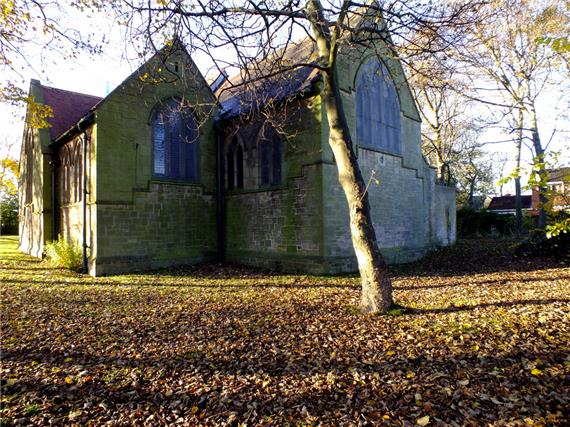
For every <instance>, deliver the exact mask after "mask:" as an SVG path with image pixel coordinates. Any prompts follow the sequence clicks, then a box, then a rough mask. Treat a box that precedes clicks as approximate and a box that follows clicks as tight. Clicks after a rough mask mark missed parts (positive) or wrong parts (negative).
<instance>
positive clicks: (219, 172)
mask: <svg viewBox="0 0 570 427" xmlns="http://www.w3.org/2000/svg"><path fill="white" fill-rule="evenodd" d="M215 129H216V151H217V152H216V198H217V203H216V228H217V233H218V260H219V261H223V260H224V258H225V247H224V246H225V242H224V230H225V227H224V164H223V152H224V150H223V142H222V132H221V130H220V124H219V122H218V121H216V123H215Z"/></svg>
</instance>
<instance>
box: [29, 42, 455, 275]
mask: <svg viewBox="0 0 570 427" xmlns="http://www.w3.org/2000/svg"><path fill="white" fill-rule="evenodd" d="M367 58H368V56H367V55H365V53H358V52H352V53H351V54H350V55H344V54H343V56H341V61H340V63H339V69H340V70H341V86H342V96H343V102H344V108H345V112H346V115H347V118H348V121H349V125H350V128H351V134H352V135H353V138H354V140H353V142H354V144H355V147H356V150H357V155H358V161H359V165H360V168H361V171H362V174H363V176H364V178H365V180H367V182H368V197H369V200H370V205H371V211H372V216H373V221H374V225H375V230H376V234H377V238H378V242H379V246H380V248H381V251H382V253H383V254H384V256H385V258H386V259H387V261H388V262H407V261H411V260H414V259H417V258H419V257H421V256H422V255H423V254H425V253H426V251H427V250H429V249H431V248H433V247H436V246H439V245H448V244H452V243H453V242H454V241H455V191H454V189H452V188H448V187H443V186H439V185H436V183H435V174H434V172H433V170H432V169H431V168H430V167H429V166H428V165H427V163H426V162H425V159H424V158H423V156H422V154H421V151H420V123H419V117H418V113H417V110H416V108H415V104H414V101H413V99H412V97H411V93H410V91H409V89H408V87H407V85H406V82H405V79H404V77H403V72H402V70H401V67H400V66H399V64H398V63H397V62H395V61H391V60H387V61H386V69H387V70H390V74H391V75H392V76H393V78H394V82H395V84H396V86H395V87H396V90H397V96H398V99H399V103H400V117H399V123H400V126H401V128H399V129H398V132H397V135H400V137H401V141H400V145H399V146H398V149H397V150H396V151H397V153H395V152H388V151H386V152H384V151H382V150H380V149H374V148H373V147H372V148H371V147H370V146H367V147H366V148H365V147H364V146H363V145H362V144H360V145H359V141H358V139H357V132H356V123H357V122H358V121H359V120H360V123H362V118H360V119H359V117H358V114H359V113H358V112H357V108H356V81H357V79H356V77H357V74H358V72H359V66H360V64H361V63H362V61H365V60H367ZM168 61H170V66H172V67H174V66H176V67H177V68H179V69H180V70H181V80H178V81H177V82H176V83H174V84H173V83H157V82H156V81H153V83H149V82H148V81H147V79H148V76H151V77H153V78H154V77H156V76H157V73H158V74H160V71H158V70H162V67H164V63H162V62H161V61H159V60H158V59H157V58H153V59H151V60H150V61H149V62H148V63H146V64H145V65H143V66H142V67H141V68H140V69H139V70H137V71H136V72H135V73H133V75H131V76H130V77H129V78H128V79H127V80H125V82H123V83H122V84H121V85H120V86H119V87H118V88H117V89H115V90H114V91H113V92H111V94H109V95H108V96H107V97H106V98H104V99H103V100H102V101H100V102H99V103H98V104H97V105H96V106H95V107H94V109H93V110H92V111H93V115H92V119H93V120H92V122H91V124H90V125H89V128H88V129H83V130H81V132H78V133H76V134H74V135H72V136H70V137H69V138H68V139H67V140H66V141H63V142H61V144H72V145H73V144H74V145H75V146H76V147H79V146H81V144H83V141H84V139H83V138H84V137H85V136H87V168H86V172H87V198H86V209H87V217H86V221H87V240H86V245H87V254H88V264H89V272H90V274H93V275H102V274H114V273H121V272H127V271H133V270H141V269H151V268H158V267H164V266H170V265H179V264H191V263H196V262H201V261H207V260H212V259H215V258H218V259H219V258H220V257H221V256H222V255H223V256H224V257H225V259H227V260H229V261H232V262H236V263H242V264H247V265H254V266H262V267H267V268H272V269H276V270H283V271H291V272H305V273H314V274H329V273H339V272H349V271H355V270H356V259H355V256H354V250H353V248H352V242H351V236H350V229H349V218H348V208H347V202H346V199H345V195H344V193H343V191H342V188H341V186H340V184H339V181H338V171H337V166H336V164H335V160H334V157H333V155H332V151H331V149H330V147H329V145H328V128H327V124H326V123H327V120H326V115H325V113H324V109H323V107H322V105H321V99H320V96H319V95H318V93H316V92H310V95H307V97H305V98H298V99H296V100H294V101H291V102H288V103H287V105H286V106H285V107H283V108H281V109H277V112H276V113H275V114H276V115H277V116H279V115H281V117H274V119H280V120H281V124H282V125H283V126H282V128H283V130H284V133H283V134H282V136H281V138H282V140H280V142H279V144H281V143H282V149H281V148H280V149H279V150H277V151H274V152H272V153H273V154H272V155H274V158H273V160H272V162H273V163H272V166H271V167H272V169H271V171H270V172H271V182H266V181H264V180H265V178H264V175H263V174H262V167H263V165H264V163H263V162H262V160H261V159H262V158H263V157H262V152H263V151H262V148H261V147H263V145H262V144H264V143H265V142H267V135H265V134H264V133H263V132H261V131H260V129H265V128H264V126H265V122H263V120H265V119H264V118H263V115H261V116H257V117H256V116H254V117H250V118H249V119H248V120H242V119H239V118H236V117H233V118H231V119H225V121H218V123H217V125H215V122H216V119H217V116H216V114H217V113H218V105H217V103H216V99H215V98H214V96H213V94H212V93H211V91H210V90H209V88H208V86H207V84H206V83H205V81H204V79H203V78H202V76H201V75H200V73H199V71H198V69H197V68H196V66H195V65H194V64H193V62H192V61H191V59H190V58H189V57H188V55H187V54H186V53H184V52H180V53H179V54H176V55H171V56H170V57H169V58H168ZM36 92H37V91H36ZM392 94H393V95H394V89H392ZM37 96H38V99H41V93H39V92H38V93H37ZM394 96H395V95H394ZM173 98H178V99H184V100H185V101H186V102H188V103H189V104H190V105H191V106H192V109H193V110H192V111H193V115H194V117H195V119H196V121H197V122H198V123H199V125H200V127H199V146H198V151H197V152H198V161H197V164H198V179H197V180H193V181H190V180H187V181H183V180H173V179H160V178H158V177H157V176H155V175H154V174H153V161H154V160H153V156H154V155H155V154H154V151H153V138H154V137H153V131H152V129H153V127H152V117H155V115H154V114H155V113H154V111H155V108H156V106H157V105H160V104H161V103H162V102H163V101H164V100H168V99H173ZM390 105H392V104H390ZM284 111H287V114H285V113H284ZM359 111H362V110H359ZM396 113H397V111H396ZM396 122H397V121H396ZM216 127H217V129H218V130H216ZM392 128H394V126H392ZM373 134H374V132H367V135H368V137H370V135H372V137H374V135H373ZM392 135H396V133H393V134H392ZM273 137H275V135H274V136H273ZM34 138H35V141H39V142H36V143H35V145H34V148H33V150H32V151H33V154H30V159H25V161H31V162H33V163H34V164H35V165H38V167H37V170H38V171H37V172H35V173H34V175H33V183H32V185H31V188H33V197H32V199H31V200H30V201H28V202H25V203H22V204H21V206H22V210H21V224H22V226H21V227H22V229H21V248H22V250H24V251H26V252H28V253H32V254H34V255H36V256H41V254H42V252H43V244H44V242H46V241H50V240H52V238H55V236H52V233H51V227H52V215H51V187H50V185H48V183H49V182H50V180H51V170H52V169H51V167H52V166H51V163H50V162H51V159H52V157H55V158H56V159H57V157H58V155H60V154H61V153H62V152H63V151H64V150H65V149H68V148H69V147H67V148H65V147H64V145H59V146H55V145H50V141H49V137H48V136H47V134H46V133H45V131H39V132H36V134H35V135H34ZM218 138H219V143H220V144H221V150H223V151H222V152H221V153H220V156H219V157H221V158H222V159H228V158H231V156H234V155H237V153H238V151H234V150H237V148H236V147H238V146H239V150H240V151H239V153H240V154H239V155H240V156H243V171H240V173H238V172H237V171H234V172H232V173H234V175H232V177H231V186H230V177H229V175H223V178H222V181H223V185H225V186H226V189H225V190H224V194H223V195H221V198H222V201H223V203H222V204H220V205H219V206H218V199H219V196H220V195H219V194H218V193H217V170H218V167H219V165H218V160H217V157H218V152H217V150H218V149H217V144H218ZM78 144H79V145H78ZM69 149H70V148H69ZM52 150H53V152H52ZM230 151H231V153H232V154H231V155H230V157H228V153H230ZM77 158H78V159H79V158H80V156H77ZM277 158H279V162H280V163H279V164H276V163H275V162H276V161H277V160H276V159H277ZM234 159H235V157H234ZM74 161H76V162H80V161H81V160H74ZM23 163H25V162H23ZM236 164H237V163H236ZM276 165H277V166H279V167H275V166H276ZM76 166H77V167H79V166H78V165H76ZM81 167H82V166H81ZM222 172H223V173H225V172H224V171H223V170H222ZM266 172H267V169H265V172H263V173H266ZM66 173H67V172H66ZM228 173H229V172H228ZM61 174H62V171H61V170H60V171H57V170H56V175H57V176H58V177H60V176H61ZM238 176H239V179H238ZM58 179H60V178H58ZM62 179H63V178H62ZM238 183H239V185H238ZM66 185H67V184H66ZM67 186H69V185H67ZM64 191H68V190H65V189H62V188H57V187H56V195H57V200H58V203H57V215H56V220H57V223H56V224H57V233H60V234H62V235H63V236H64V237H65V238H67V239H69V240H74V241H76V242H77V243H78V244H80V245H81V244H82V243H83V242H82V238H83V199H82V198H80V199H79V200H78V199H77V197H74V198H73V200H69V199H65V198H62V192H64ZM22 200H23V199H22ZM222 207H223V209H221V208H222ZM218 213H221V214H222V216H221V219H222V223H221V224H219V223H218V217H217V214H218ZM218 230H222V233H223V234H222V235H221V236H219V235H218ZM220 243H222V244H223V246H222V247H220V246H219V245H220Z"/></svg>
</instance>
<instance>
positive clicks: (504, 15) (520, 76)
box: [459, 0, 568, 228]
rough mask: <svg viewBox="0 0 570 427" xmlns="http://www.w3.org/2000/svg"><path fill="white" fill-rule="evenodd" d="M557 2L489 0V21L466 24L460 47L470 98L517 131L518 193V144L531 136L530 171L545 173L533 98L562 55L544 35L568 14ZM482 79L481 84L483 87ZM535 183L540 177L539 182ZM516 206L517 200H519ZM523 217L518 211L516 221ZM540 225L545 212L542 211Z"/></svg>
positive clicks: (561, 25) (560, 26) (556, 30)
mask: <svg viewBox="0 0 570 427" xmlns="http://www.w3.org/2000/svg"><path fill="white" fill-rule="evenodd" d="M561 6H562V5H561V4H560V3H559V2H556V1H551V0H549V1H541V2H538V1H532V0H493V1H490V2H488V4H487V5H486V6H485V9H484V10H486V14H487V15H488V16H489V19H486V20H485V21H481V22H478V23H476V24H475V25H473V26H472V27H470V28H469V31H468V33H467V37H466V40H467V41H468V42H467V43H465V44H464V45H463V46H461V48H460V49H459V51H460V56H461V59H462V60H463V61H464V62H465V63H467V64H468V65H469V70H476V73H473V71H470V72H469V73H470V74H469V76H471V82H472V84H471V86H472V88H473V89H474V91H473V92H472V93H471V97H472V98H473V99H477V100H478V101H480V102H482V103H484V104H486V105H489V106H492V107H496V108H499V109H503V111H504V113H505V114H509V115H511V117H512V121H513V122H514V131H515V133H516V137H515V139H514V141H515V150H516V159H517V167H516V170H515V173H514V174H513V175H514V177H515V183H516V187H517V193H518V195H519V196H520V176H519V175H520V148H521V147H522V145H523V141H525V140H527V139H528V140H529V141H530V144H531V146H532V149H533V152H534V158H535V168H534V173H536V174H538V175H539V176H541V177H544V176H545V174H546V170H545V168H544V154H545V150H546V148H547V147H546V145H545V144H544V142H543V141H542V139H541V137H540V132H539V126H538V119H537V99H538V98H539V96H540V95H541V94H542V93H543V91H544V89H545V88H546V87H547V86H548V85H552V84H554V83H555V82H556V70H557V68H558V66H559V65H561V62H560V57H559V56H558V55H557V54H556V52H554V51H553V50H552V49H550V48H549V47H548V46H547V45H546V44H544V43H538V42H537V40H539V39H540V38H541V37H543V36H544V35H547V34H548V35H552V36H554V35H556V34H561V32H564V29H565V28H567V25H568V17H567V16H566V15H565V14H564V13H563V12H562V11H561V10H559V9H560V7H561ZM481 78H482V79H483V80H482V81H483V82H484V84H483V86H481ZM538 181H539V182H542V181H544V179H540V180H538ZM545 190H546V189H545V188H543V187H539V192H540V198H541V204H544V203H546V198H545ZM518 204H520V200H519V202H518ZM520 219H521V217H520V213H519V220H520ZM538 225H539V227H540V228H544V227H545V225H546V213H545V210H544V209H542V208H541V209H540V214H539V223H538Z"/></svg>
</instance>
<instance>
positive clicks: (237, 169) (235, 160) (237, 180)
mask: <svg viewBox="0 0 570 427" xmlns="http://www.w3.org/2000/svg"><path fill="white" fill-rule="evenodd" d="M226 183H227V188H228V190H233V189H234V188H243V148H242V146H241V145H240V143H239V142H238V139H237V137H236V136H234V137H233V139H232V142H231V143H230V145H229V147H228V152H227V154H226Z"/></svg>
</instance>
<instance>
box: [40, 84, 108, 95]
mask: <svg viewBox="0 0 570 427" xmlns="http://www.w3.org/2000/svg"><path fill="white" fill-rule="evenodd" d="M41 87H42V88H43V89H51V90H59V91H62V92H67V93H72V94H74V95H81V96H89V97H91V98H97V99H103V98H104V97H103V96H97V95H90V94H88V93H83V92H77V91H75V90H69V89H61V88H59V87H53V86H46V85H44V84H41Z"/></svg>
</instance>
